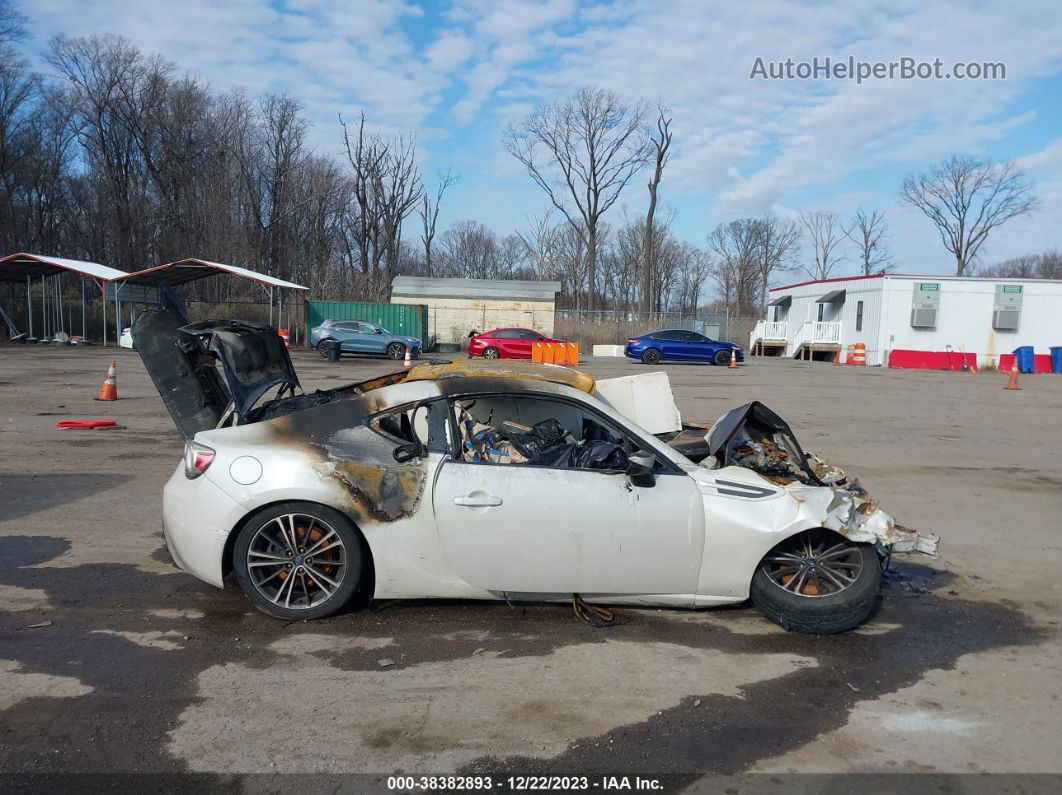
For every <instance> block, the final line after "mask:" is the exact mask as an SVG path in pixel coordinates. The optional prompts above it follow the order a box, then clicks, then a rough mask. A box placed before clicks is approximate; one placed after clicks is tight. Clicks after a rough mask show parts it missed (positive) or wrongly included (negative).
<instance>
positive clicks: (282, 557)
mask: <svg viewBox="0 0 1062 795" xmlns="http://www.w3.org/2000/svg"><path fill="white" fill-rule="evenodd" d="M247 571H248V573H249V574H250V581H251V584H252V585H253V586H254V588H255V589H256V590H257V591H258V593H260V594H261V595H262V596H263V597H265V598H266V599H267V600H268V601H269V602H271V603H272V604H274V605H276V606H278V607H283V608H286V609H289V610H299V609H308V608H311V607H316V606H318V605H320V604H323V603H324V602H327V601H328V600H329V599H331V598H332V596H334V595H335V593H336V591H338V590H339V587H340V585H341V584H342V582H343V578H344V577H346V575H347V550H346V547H345V546H344V544H343V541H342V539H341V538H340V536H339V534H338V533H337V532H336V531H335V529H333V528H332V527H331V526H330V525H328V524H327V523H326V522H323V521H322V520H321V519H319V518H317V517H315V516H310V515H308V514H303V513H289V514H284V515H283V516H278V517H276V518H275V519H271V520H269V521H268V522H266V523H265V524H264V525H263V526H262V527H260V528H259V529H258V532H257V533H255V534H254V537H253V538H252V539H251V543H250V546H249V547H248V549H247Z"/></svg>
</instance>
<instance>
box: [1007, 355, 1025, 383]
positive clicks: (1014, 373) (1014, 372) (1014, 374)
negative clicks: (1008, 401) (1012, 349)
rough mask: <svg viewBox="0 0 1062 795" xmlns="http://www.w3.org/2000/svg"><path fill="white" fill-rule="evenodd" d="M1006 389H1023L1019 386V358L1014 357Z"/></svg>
mask: <svg viewBox="0 0 1062 795" xmlns="http://www.w3.org/2000/svg"><path fill="white" fill-rule="evenodd" d="M1003 388H1004V389H1021V387H1020V386H1018V357H1017V356H1015V357H1014V363H1013V364H1012V365H1011V366H1010V378H1009V379H1007V385H1006V386H1005V387H1003Z"/></svg>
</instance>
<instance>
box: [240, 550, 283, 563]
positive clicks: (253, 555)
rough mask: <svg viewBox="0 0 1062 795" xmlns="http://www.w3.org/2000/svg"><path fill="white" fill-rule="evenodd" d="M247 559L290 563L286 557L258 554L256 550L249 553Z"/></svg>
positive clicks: (264, 553)
mask: <svg viewBox="0 0 1062 795" xmlns="http://www.w3.org/2000/svg"><path fill="white" fill-rule="evenodd" d="M247 557H249V558H261V559H262V560H275V561H280V562H282V563H287V561H288V559H287V558H286V557H284V556H283V555H270V554H269V553H267V552H258V551H257V550H254V549H252V550H249V551H248V552H247ZM258 565H261V564H258Z"/></svg>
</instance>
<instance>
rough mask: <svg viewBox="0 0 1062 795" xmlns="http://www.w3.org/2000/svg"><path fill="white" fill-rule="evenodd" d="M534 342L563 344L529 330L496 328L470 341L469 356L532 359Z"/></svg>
mask: <svg viewBox="0 0 1062 795" xmlns="http://www.w3.org/2000/svg"><path fill="white" fill-rule="evenodd" d="M532 342H562V340H555V339H553V338H552V337H546V336H544V335H542V334H539V333H538V332H537V331H532V330H531V329H529V328H496V329H494V331H487V332H485V333H483V334H477V335H476V336H474V337H472V338H471V339H470V340H469V341H468V355H469V356H482V357H483V358H484V359H530V358H531V343H532Z"/></svg>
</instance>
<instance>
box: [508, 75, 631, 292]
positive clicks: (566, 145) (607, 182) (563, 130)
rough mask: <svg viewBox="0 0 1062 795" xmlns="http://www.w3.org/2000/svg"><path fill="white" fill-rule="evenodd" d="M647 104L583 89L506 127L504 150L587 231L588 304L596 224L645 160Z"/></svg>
mask: <svg viewBox="0 0 1062 795" xmlns="http://www.w3.org/2000/svg"><path fill="white" fill-rule="evenodd" d="M645 115H646V106H645V103H644V102H634V103H631V102H627V101H625V100H623V99H621V98H620V97H619V96H618V95H617V94H615V93H613V92H612V91H607V90H604V89H600V88H582V89H580V90H579V91H577V92H576V93H575V95H574V96H572V97H570V98H568V99H565V100H561V101H559V102H556V103H553V104H550V105H544V106H542V107H540V108H538V109H537V110H536V111H535V112H534V113H532V114H531V115H530V116H528V117H527V119H525V120H524V121H523V122H522V123H520V124H519V125H510V126H509V128H508V130H507V131H506V133H505V147H506V149H508V150H509V152H510V154H512V155H513V157H515V158H516V159H517V160H519V161H520V162H521V163H522V164H523V165H524V167H525V168H526V169H527V173H528V174H530V176H531V178H532V179H533V180H534V181H535V184H537V185H538V186H539V187H540V188H542V190H544V191H545V192H546V195H547V196H548V197H549V200H550V202H551V203H552V204H553V206H554V207H556V208H557V209H558V210H560V212H561V213H562V214H563V215H564V217H565V219H566V220H567V221H568V223H569V224H570V226H571V228H572V230H573V231H575V232H576V233H578V234H580V235H583V236H584V243H585V246H586V252H587V268H586V271H587V303H588V306H589V308H591V309H593V308H594V306H595V305H596V298H595V292H596V262H597V250H598V240H597V237H598V225H599V223H600V221H601V216H602V215H604V214H605V213H606V212H608V210H609V208H610V207H612V205H613V204H615V202H616V200H617V199H618V198H619V195H620V193H621V192H622V190H623V188H624V187H625V186H626V185H627V182H628V181H629V180H630V178H631V177H632V176H633V175H634V174H635V172H637V171H638V170H639V169H640V168H642V166H644V165H645V163H646V160H647V158H648V155H649V149H648V146H647V142H646V140H645V131H644V124H645Z"/></svg>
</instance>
